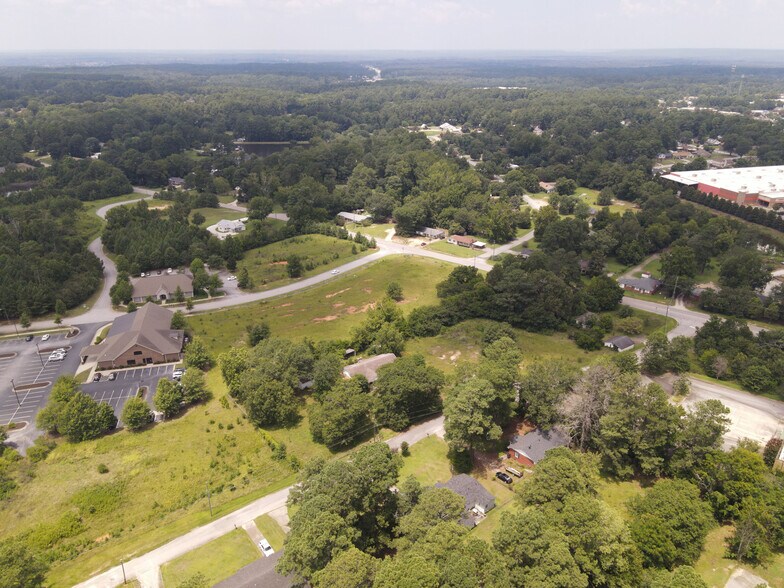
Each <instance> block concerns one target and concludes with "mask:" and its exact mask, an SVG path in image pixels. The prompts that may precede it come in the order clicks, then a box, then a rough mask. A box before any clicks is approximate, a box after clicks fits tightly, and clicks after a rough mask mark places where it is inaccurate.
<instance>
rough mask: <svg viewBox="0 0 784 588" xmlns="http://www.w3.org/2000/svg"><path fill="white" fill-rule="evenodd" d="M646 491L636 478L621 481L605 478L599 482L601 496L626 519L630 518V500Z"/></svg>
mask: <svg viewBox="0 0 784 588" xmlns="http://www.w3.org/2000/svg"><path fill="white" fill-rule="evenodd" d="M644 492H645V491H644V490H643V488H642V486H641V485H640V483H639V482H638V481H636V480H630V481H628V482H619V481H617V480H609V479H606V478H604V479H602V480H601V483H600V484H599V498H601V499H602V500H603V501H604V502H606V503H607V505H608V506H609V507H610V508H612V509H614V510H615V511H616V512H617V513H618V514H620V515H621V516H622V517H623V518H625V519H628V518H629V508H628V505H629V500H631V499H632V498H634V497H635V496H642V495H643V493H644Z"/></svg>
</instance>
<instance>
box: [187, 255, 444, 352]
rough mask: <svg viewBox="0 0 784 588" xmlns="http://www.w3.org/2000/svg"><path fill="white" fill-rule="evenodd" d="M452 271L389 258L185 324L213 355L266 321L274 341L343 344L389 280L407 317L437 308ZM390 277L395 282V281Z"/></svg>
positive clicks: (441, 265) (432, 262)
mask: <svg viewBox="0 0 784 588" xmlns="http://www.w3.org/2000/svg"><path fill="white" fill-rule="evenodd" d="M452 268H453V266H452V265H450V264H448V263H444V262H440V261H436V260H431V259H422V258H416V257H404V256H400V255H396V256H394V257H388V258H385V259H382V260H380V261H378V262H375V263H372V264H370V265H368V266H365V267H362V268H359V269H357V270H356V271H353V272H347V273H343V274H340V275H339V276H338V277H336V278H335V279H333V280H329V281H328V282H326V283H324V284H321V285H319V286H315V287H313V288H311V289H308V290H304V291H301V292H297V293H295V294H291V295H289V296H281V297H279V298H274V299H272V300H266V301H261V302H255V303H252V304H246V305H243V306H238V307H235V308H230V309H226V310H221V311H216V312H211V313H205V314H197V315H194V316H192V317H189V318H188V322H189V324H190V326H191V328H192V330H193V332H194V334H196V335H198V336H200V337H202V338H203V339H204V341H205V343H206V344H207V345H208V346H209V347H210V348H211V350H213V351H216V352H221V351H225V350H226V349H228V348H229V347H231V346H232V345H234V344H235V343H237V342H238V341H240V340H242V339H243V337H244V336H245V327H246V326H247V325H249V324H253V323H255V322H260V321H266V322H267V324H269V326H270V328H271V329H272V333H273V335H277V336H282V337H287V338H290V339H300V338H303V337H309V338H311V339H316V340H318V339H346V338H348V337H349V336H350V333H351V329H352V327H355V326H356V325H358V324H360V323H361V322H362V321H363V320H364V318H365V312H367V310H368V309H369V308H371V305H372V304H374V303H375V302H377V301H379V300H381V299H382V298H383V297H384V296H385V291H386V287H387V285H388V283H389V282H390V281H392V280H393V279H394V280H395V281H397V282H398V283H399V284H400V285H401V287H402V288H403V295H404V299H403V301H402V302H400V305H401V306H402V308H403V309H404V310H405V311H406V312H408V311H410V310H411V309H412V308H415V307H416V306H421V305H424V304H435V303H436V301H437V297H436V291H435V287H436V284H438V283H439V282H441V281H443V280H444V279H445V278H446V277H447V275H449V272H450V271H452ZM392 276H395V277H394V278H393V277H392Z"/></svg>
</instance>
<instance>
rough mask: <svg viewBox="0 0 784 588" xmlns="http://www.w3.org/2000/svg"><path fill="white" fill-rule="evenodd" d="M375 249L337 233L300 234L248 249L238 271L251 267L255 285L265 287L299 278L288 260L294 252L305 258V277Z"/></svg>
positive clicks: (256, 287) (263, 288) (257, 288)
mask: <svg viewBox="0 0 784 588" xmlns="http://www.w3.org/2000/svg"><path fill="white" fill-rule="evenodd" d="M353 251H356V253H353ZM375 251H376V250H375V249H368V250H366V251H359V246H358V245H357V244H356V243H354V242H353V241H347V240H345V239H338V238H336V237H327V236H326V235H300V236H297V237H291V238H290V239H285V240H283V241H279V242H277V243H272V244H270V245H265V246H264V247H258V248H257V249H251V250H250V251H247V252H246V253H245V255H244V257H243V258H242V261H240V262H239V263H238V264H237V272H239V271H240V269H241V268H243V267H244V268H247V270H248V274H249V275H250V277H251V280H253V284H254V286H255V288H254V289H255V290H265V289H267V288H271V287H276V286H282V285H284V284H288V283H290V282H294V281H296V280H297V279H299V278H290V277H289V274H288V271H287V266H288V264H287V262H286V260H287V259H288V258H289V257H290V256H292V255H297V256H299V258H300V260H301V261H302V265H303V267H304V269H305V271H304V272H303V273H302V276H301V277H303V278H304V277H307V276H311V275H315V274H320V273H323V272H325V271H329V270H331V269H332V268H334V267H338V266H340V265H343V264H344V263H348V262H349V261H352V260H354V259H358V258H360V257H362V256H364V255H370V254H371V253H374V252H375Z"/></svg>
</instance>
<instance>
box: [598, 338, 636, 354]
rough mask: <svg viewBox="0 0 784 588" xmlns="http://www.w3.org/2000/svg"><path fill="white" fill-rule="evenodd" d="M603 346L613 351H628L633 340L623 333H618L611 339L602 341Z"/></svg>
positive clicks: (632, 344)
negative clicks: (618, 334)
mask: <svg viewBox="0 0 784 588" xmlns="http://www.w3.org/2000/svg"><path fill="white" fill-rule="evenodd" d="M604 346H605V347H609V348H610V349H612V350H613V351H629V350H630V349H632V348H633V347H634V341H632V340H631V339H629V337H626V336H625V335H620V336H618V337H613V338H612V339H607V341H605V342H604Z"/></svg>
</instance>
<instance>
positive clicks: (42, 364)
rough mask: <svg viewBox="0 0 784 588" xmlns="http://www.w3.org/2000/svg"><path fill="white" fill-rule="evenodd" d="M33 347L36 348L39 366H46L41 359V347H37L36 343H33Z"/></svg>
mask: <svg viewBox="0 0 784 588" xmlns="http://www.w3.org/2000/svg"><path fill="white" fill-rule="evenodd" d="M35 348H36V349H37V350H38V361H40V362H41V367H46V366H45V365H44V360H43V358H42V357H41V348H40V347H38V343H36V344H35Z"/></svg>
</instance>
